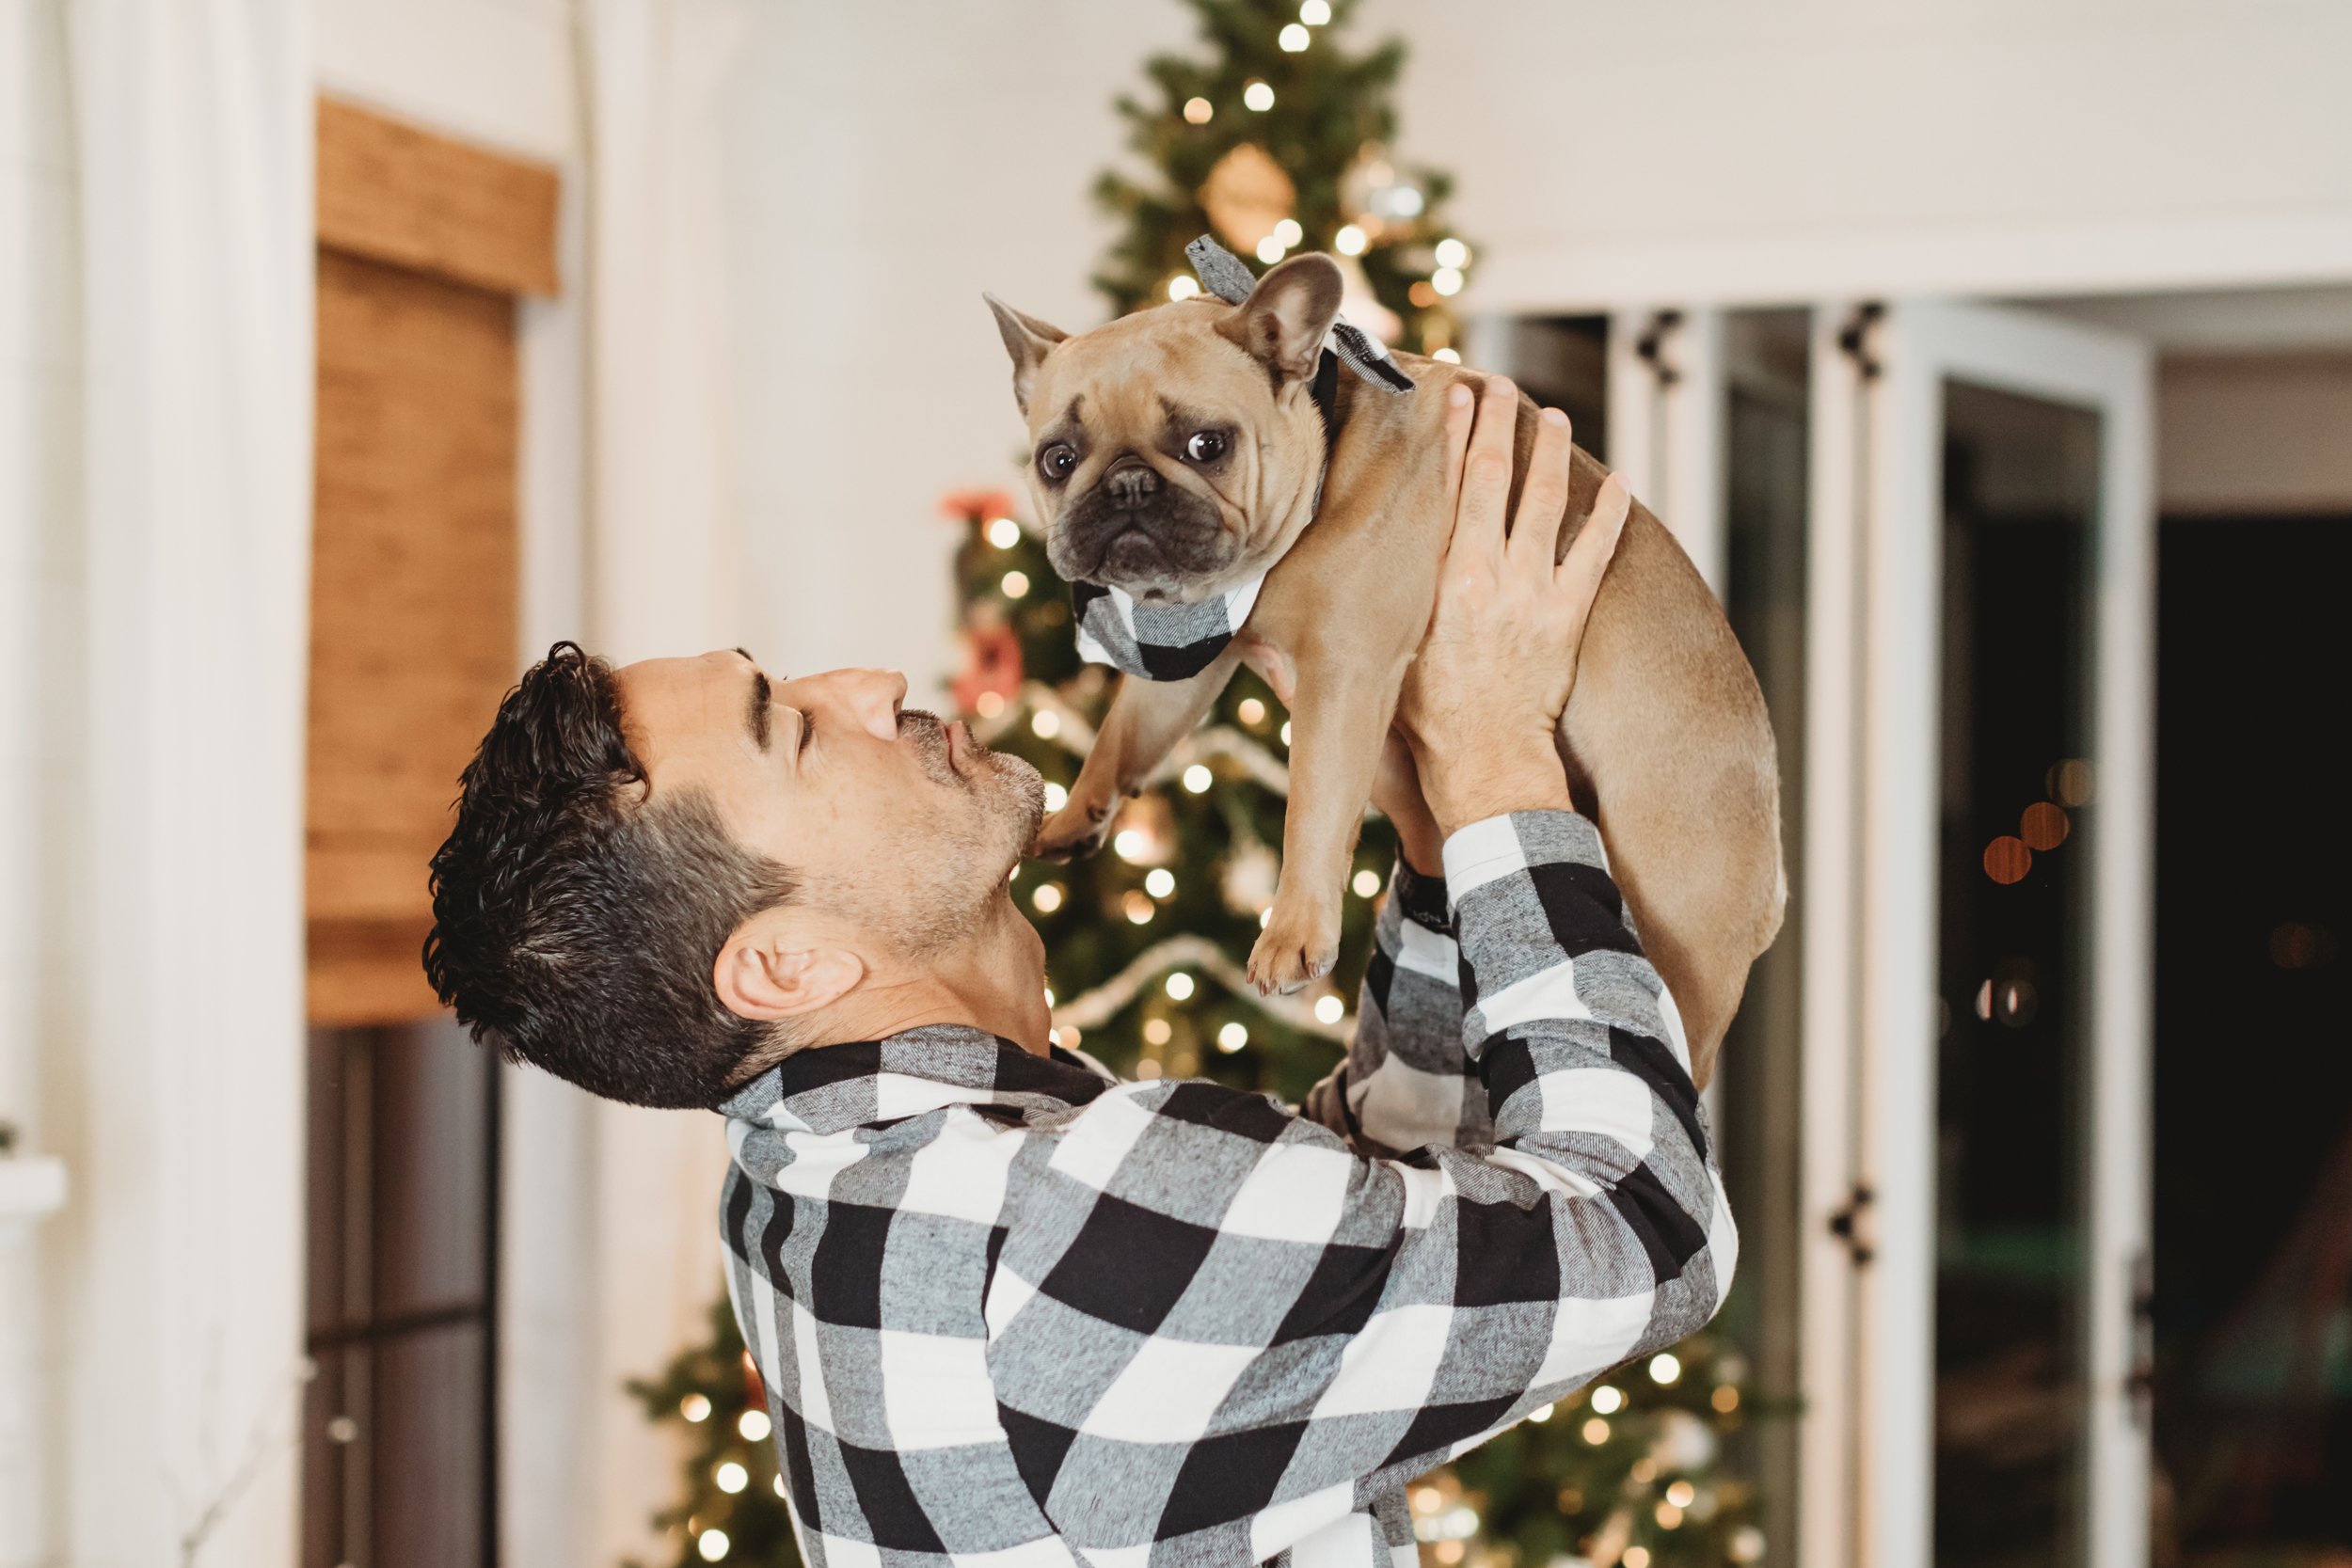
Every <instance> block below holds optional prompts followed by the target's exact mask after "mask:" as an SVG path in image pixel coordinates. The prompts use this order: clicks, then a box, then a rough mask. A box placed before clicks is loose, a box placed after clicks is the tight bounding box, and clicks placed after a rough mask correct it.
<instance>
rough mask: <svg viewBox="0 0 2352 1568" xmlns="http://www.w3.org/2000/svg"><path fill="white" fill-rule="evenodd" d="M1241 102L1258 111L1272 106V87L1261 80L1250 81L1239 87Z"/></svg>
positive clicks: (1262, 111) (1261, 111) (1263, 110)
mask: <svg viewBox="0 0 2352 1568" xmlns="http://www.w3.org/2000/svg"><path fill="white" fill-rule="evenodd" d="M1241 101H1242V103H1244V104H1245V105H1246V106H1248V107H1249V108H1252V109H1255V110H1257V111H1258V112H1259V113H1261V114H1263V113H1264V112H1265V111H1266V110H1268V109H1271V108H1272V107H1274V89H1273V88H1272V87H1267V86H1266V85H1265V84H1264V83H1263V82H1251V83H1250V84H1249V85H1248V86H1247V87H1243V88H1242V89H1241Z"/></svg>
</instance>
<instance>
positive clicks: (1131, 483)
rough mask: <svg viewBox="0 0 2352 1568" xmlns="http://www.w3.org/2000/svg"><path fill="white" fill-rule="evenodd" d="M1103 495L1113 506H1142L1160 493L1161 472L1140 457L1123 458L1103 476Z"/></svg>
mask: <svg viewBox="0 0 2352 1568" xmlns="http://www.w3.org/2000/svg"><path fill="white" fill-rule="evenodd" d="M1103 493H1104V495H1106V496H1108V497H1109V498H1110V501H1111V504H1112V505H1113V506H1116V507H1120V508H1122V509H1124V508H1127V507H1136V506H1141V505H1142V504H1143V503H1144V502H1145V501H1147V500H1149V499H1152V497H1153V496H1156V495H1158V494H1159V493H1160V471H1159V469H1157V468H1154V467H1152V465H1151V464H1149V463H1146V462H1145V461H1144V460H1143V459H1142V458H1140V457H1122V458H1120V460H1119V461H1118V462H1116V463H1114V464H1112V465H1111V467H1110V471H1109V472H1107V473H1105V474H1104V476H1103Z"/></svg>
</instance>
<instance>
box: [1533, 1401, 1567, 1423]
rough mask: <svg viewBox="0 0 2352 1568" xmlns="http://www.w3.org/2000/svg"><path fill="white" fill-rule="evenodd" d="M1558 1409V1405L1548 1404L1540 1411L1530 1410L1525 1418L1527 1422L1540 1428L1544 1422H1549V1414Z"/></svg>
mask: <svg viewBox="0 0 2352 1568" xmlns="http://www.w3.org/2000/svg"><path fill="white" fill-rule="evenodd" d="M1558 1408H1559V1406H1558V1405H1552V1404H1548V1405H1546V1406H1544V1407H1543V1408H1542V1409H1541V1410H1531V1411H1529V1412H1528V1413H1527V1418H1528V1419H1529V1420H1531V1421H1533V1422H1534V1423H1535V1424H1536V1425H1537V1426H1541V1425H1543V1424H1544V1423H1545V1422H1546V1421H1549V1420H1550V1419H1551V1413H1552V1412H1553V1411H1554V1410H1557V1409H1558Z"/></svg>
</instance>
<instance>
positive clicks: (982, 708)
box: [972, 691, 1005, 719]
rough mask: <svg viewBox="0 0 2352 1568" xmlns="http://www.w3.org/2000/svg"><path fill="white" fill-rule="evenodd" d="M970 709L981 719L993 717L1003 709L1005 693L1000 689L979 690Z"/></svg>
mask: <svg viewBox="0 0 2352 1568" xmlns="http://www.w3.org/2000/svg"><path fill="white" fill-rule="evenodd" d="M972 711H973V712H975V713H977V714H978V715H979V716H980V717H981V718H983V719H993V718H995V717H996V716H997V715H998V714H1000V713H1002V712H1004V711H1005V694H1004V693H1003V692H1001V691H983V692H981V693H980V694H979V696H977V698H975V699H973V703H972Z"/></svg>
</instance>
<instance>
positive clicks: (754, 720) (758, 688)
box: [743, 654, 769, 752]
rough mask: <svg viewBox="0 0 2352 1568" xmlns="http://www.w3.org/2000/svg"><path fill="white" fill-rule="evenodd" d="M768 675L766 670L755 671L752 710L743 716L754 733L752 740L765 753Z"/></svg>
mask: <svg viewBox="0 0 2352 1568" xmlns="http://www.w3.org/2000/svg"><path fill="white" fill-rule="evenodd" d="M743 657H746V658H749V657H751V656H750V655H749V654H745V655H744V656H743ZM768 708H769V692H768V673H767V672H766V671H765V670H754V671H753V672H752V705H751V708H750V710H749V711H748V712H746V713H745V714H744V715H743V723H744V726H745V727H746V728H748V729H749V730H750V731H751V732H752V739H753V740H754V741H755V743H757V745H758V747H759V749H760V750H761V751H763V752H764V751H766V750H767V749H768Z"/></svg>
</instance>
